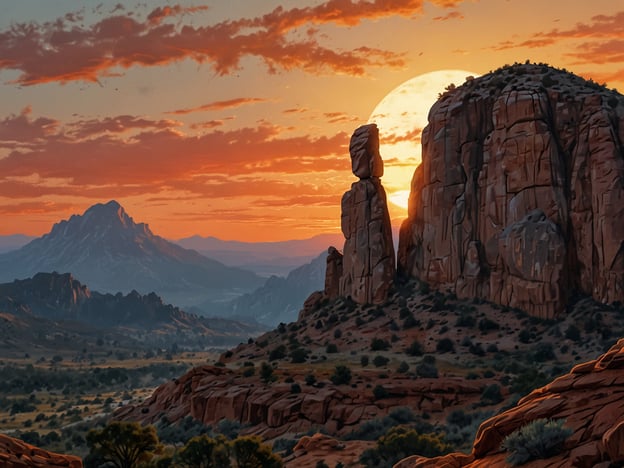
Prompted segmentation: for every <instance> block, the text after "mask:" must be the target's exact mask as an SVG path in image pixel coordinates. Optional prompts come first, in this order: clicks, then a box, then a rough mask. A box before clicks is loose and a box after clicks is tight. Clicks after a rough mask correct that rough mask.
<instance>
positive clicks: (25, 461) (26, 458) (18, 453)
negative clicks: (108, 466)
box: [0, 434, 82, 468]
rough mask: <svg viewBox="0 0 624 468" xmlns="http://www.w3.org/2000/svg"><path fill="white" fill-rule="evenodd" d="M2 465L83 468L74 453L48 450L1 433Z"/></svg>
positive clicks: (20, 467)
mask: <svg viewBox="0 0 624 468" xmlns="http://www.w3.org/2000/svg"><path fill="white" fill-rule="evenodd" d="M0 466H2V467H5V468H57V467H58V468H61V467H62V468H82V460H81V459H80V458H78V457H75V456H73V455H61V454H59V453H53V452H48V451H46V450H43V449H40V448H38V447H35V446H34V445H30V444H27V443H26V442H22V441H21V440H19V439H13V438H12V437H9V436H6V435H4V434H0Z"/></svg>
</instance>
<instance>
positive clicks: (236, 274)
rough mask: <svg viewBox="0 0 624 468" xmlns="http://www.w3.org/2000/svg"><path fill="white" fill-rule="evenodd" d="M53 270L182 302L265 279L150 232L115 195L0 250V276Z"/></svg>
mask: <svg viewBox="0 0 624 468" xmlns="http://www.w3.org/2000/svg"><path fill="white" fill-rule="evenodd" d="M52 271H58V272H71V273H72V274H73V275H74V276H75V277H76V278H78V279H79V280H80V281H82V282H83V283H85V284H89V285H90V287H92V288H93V289H95V290H98V291H102V292H111V293H116V292H118V291H122V292H124V293H129V292H130V291H131V290H137V291H139V292H140V293H142V294H147V293H149V292H156V293H158V294H159V295H161V296H163V297H164V298H165V299H166V300H167V301H168V302H172V303H175V304H179V305H183V306H186V305H192V304H197V303H199V302H202V301H205V300H207V299H211V300H213V301H221V300H228V299H231V298H233V297H236V296H239V295H241V294H243V293H245V292H249V291H251V290H253V289H255V288H257V287H259V286H261V285H262V284H263V282H264V279H263V278H261V277H260V276H258V275H256V274H255V273H252V272H250V271H246V270H243V269H241V268H233V267H228V266H226V265H224V264H223V263H221V262H219V261H217V260H213V259H210V258H207V257H205V256H203V255H201V254H199V253H198V252H196V251H194V250H189V249H185V248H183V247H180V246H179V245H176V244H174V243H172V242H169V241H167V240H165V239H163V238H162V237H159V236H157V235H154V234H153V233H152V231H151V230H150V229H149V227H148V225H146V224H143V223H135V222H134V221H133V219H132V218H131V217H130V216H128V214H126V212H125V210H124V209H123V207H122V206H121V205H119V203H117V202H116V201H110V202H108V203H106V204H97V205H94V206H92V207H90V208H89V209H88V210H86V211H85V213H84V214H83V215H74V216H72V217H71V218H70V219H69V220H66V221H61V222H59V223H57V224H55V225H54V226H53V228H52V230H51V231H50V232H49V233H48V234H45V235H44V236H42V237H39V238H37V239H34V240H32V241H31V242H29V243H28V244H26V245H24V246H23V247H21V248H19V249H18V250H15V251H12V252H8V253H4V254H1V255H0V282H7V281H12V280H14V279H22V278H28V277H31V276H33V275H34V274H36V273H38V272H52Z"/></svg>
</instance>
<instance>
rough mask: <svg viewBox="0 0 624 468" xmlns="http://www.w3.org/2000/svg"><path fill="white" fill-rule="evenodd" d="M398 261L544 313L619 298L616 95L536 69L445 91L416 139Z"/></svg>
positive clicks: (434, 281) (415, 272)
mask: <svg viewBox="0 0 624 468" xmlns="http://www.w3.org/2000/svg"><path fill="white" fill-rule="evenodd" d="M422 142H423V154H422V164H421V165H420V166H419V167H418V168H417V169H416V172H415V174H414V177H413V180H412V192H411V195H410V212H409V218H408V219H407V220H406V221H405V222H404V224H403V226H402V228H401V234H400V243H399V254H398V265H399V266H398V268H399V271H400V272H401V273H402V274H405V275H408V276H415V277H418V278H420V279H422V280H424V281H426V282H428V283H430V284H431V285H432V286H434V287H436V288H439V289H449V290H451V291H454V292H455V293H456V294H457V295H458V296H460V297H481V298H485V299H488V300H491V301H493V302H496V303H499V304H504V305H508V306H511V307H518V308H521V309H524V310H525V311H527V312H528V313H530V314H531V315H534V316H537V317H541V318H553V317H555V316H556V315H557V314H559V313H560V312H561V311H562V310H563V308H564V306H565V304H566V301H567V299H568V296H569V294H570V292H571V291H574V290H575V291H580V292H583V293H586V294H588V295H591V296H593V297H594V298H595V299H596V300H598V301H601V302H607V303H610V302H613V301H622V300H624V224H623V223H622V222H621V219H622V218H623V217H624V146H623V145H624V99H623V97H622V96H621V95H620V94H618V93H617V92H615V91H609V90H607V89H605V88H604V87H601V86H599V85H597V84H596V83H593V82H588V81H585V80H584V79H582V78H580V77H577V76H575V75H572V74H570V73H567V72H565V71H560V70H555V69H553V68H551V67H548V66H545V65H529V64H524V65H514V66H511V67H505V68H502V69H500V70H497V71H495V72H493V73H489V74H487V75H484V76H482V77H480V78H476V79H472V78H470V79H468V80H467V82H466V83H465V84H464V85H462V86H460V87H458V88H456V89H451V90H449V91H448V92H446V93H445V94H444V95H443V96H441V98H440V99H439V100H438V102H437V103H436V104H435V105H434V106H433V107H432V109H431V112H430V114H429V125H428V126H427V127H426V128H425V130H424V131H423V134H422Z"/></svg>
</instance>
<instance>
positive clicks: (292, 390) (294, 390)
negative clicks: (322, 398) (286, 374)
mask: <svg viewBox="0 0 624 468" xmlns="http://www.w3.org/2000/svg"><path fill="white" fill-rule="evenodd" d="M290 393H301V385H299V384H298V383H294V384H292V385H291V386H290Z"/></svg>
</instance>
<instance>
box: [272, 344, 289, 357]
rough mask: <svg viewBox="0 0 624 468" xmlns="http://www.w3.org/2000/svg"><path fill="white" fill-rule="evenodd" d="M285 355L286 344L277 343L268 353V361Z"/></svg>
mask: <svg viewBox="0 0 624 468" xmlns="http://www.w3.org/2000/svg"><path fill="white" fill-rule="evenodd" d="M285 357H286V346H284V345H279V346H278V347H277V348H273V349H272V350H271V352H270V353H269V361H275V360H277V359H283V358H285Z"/></svg>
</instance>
